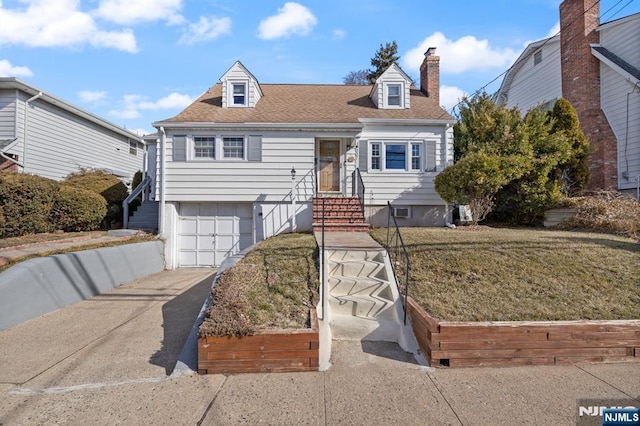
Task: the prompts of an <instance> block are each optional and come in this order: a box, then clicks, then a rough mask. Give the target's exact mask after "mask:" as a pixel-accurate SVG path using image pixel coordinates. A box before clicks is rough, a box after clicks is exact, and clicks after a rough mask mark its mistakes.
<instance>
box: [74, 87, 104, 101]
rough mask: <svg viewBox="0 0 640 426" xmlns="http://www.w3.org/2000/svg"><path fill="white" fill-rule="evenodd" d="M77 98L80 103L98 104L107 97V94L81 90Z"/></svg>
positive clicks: (98, 91) (99, 91)
mask: <svg viewBox="0 0 640 426" xmlns="http://www.w3.org/2000/svg"><path fill="white" fill-rule="evenodd" d="M78 97H79V98H80V100H81V101H82V102H89V103H90V102H98V101H101V100H103V99H104V98H106V97H107V92H105V91H103V90H81V91H80V92H78Z"/></svg>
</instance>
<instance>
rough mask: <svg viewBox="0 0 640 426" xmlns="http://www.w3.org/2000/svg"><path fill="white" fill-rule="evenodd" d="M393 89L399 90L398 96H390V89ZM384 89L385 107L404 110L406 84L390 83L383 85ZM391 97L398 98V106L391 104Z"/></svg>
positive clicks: (399, 82)
mask: <svg viewBox="0 0 640 426" xmlns="http://www.w3.org/2000/svg"><path fill="white" fill-rule="evenodd" d="M391 87H397V88H398V94H397V95H390V94H389V91H390V90H389V89H390V88H391ZM383 88H384V93H383V96H384V106H385V108H397V109H404V83H403V82H401V81H389V82H385V83H384V85H383ZM391 96H394V97H396V96H397V97H398V105H391V104H390V103H389V98H390V97H391Z"/></svg>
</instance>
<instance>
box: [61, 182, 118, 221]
mask: <svg viewBox="0 0 640 426" xmlns="http://www.w3.org/2000/svg"><path fill="white" fill-rule="evenodd" d="M106 214H107V202H106V200H105V199H104V197H102V196H101V195H100V194H96V193H95V192H93V191H89V190H86V189H81V188H75V187H72V186H67V185H62V186H61V187H60V192H58V196H57V197H56V201H55V204H54V205H53V208H52V209H51V215H50V218H51V222H52V223H53V224H54V226H55V227H56V229H61V230H63V231H67V232H74V231H92V230H94V229H98V228H99V227H100V223H101V222H102V220H103V219H104V217H105V215H106Z"/></svg>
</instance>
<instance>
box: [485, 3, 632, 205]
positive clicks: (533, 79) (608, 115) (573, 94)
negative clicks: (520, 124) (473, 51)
mask: <svg viewBox="0 0 640 426" xmlns="http://www.w3.org/2000/svg"><path fill="white" fill-rule="evenodd" d="M577 17H579V19H577ZM560 28H561V32H560V35H559V36H555V37H552V38H550V39H545V40H540V41H537V42H534V43H531V44H530V45H529V46H527V48H526V49H525V50H524V52H523V53H522V55H520V57H519V58H518V60H517V61H516V62H515V64H514V65H513V67H512V68H511V69H510V70H509V72H508V73H507V74H506V75H505V78H504V80H503V82H502V85H501V87H500V89H499V91H498V92H497V93H496V94H495V100H496V102H497V103H498V104H500V105H506V106H507V107H514V106H517V107H519V108H520V109H521V110H522V111H523V112H526V111H527V110H529V109H530V108H531V107H534V106H536V105H540V104H542V105H544V106H545V107H547V108H552V107H553V104H554V103H555V101H556V100H557V99H559V98H560V97H565V98H567V99H568V100H569V101H570V102H571V103H572V104H573V106H574V107H575V108H576V110H577V112H578V117H579V119H580V125H581V127H582V130H583V132H584V133H585V135H586V136H587V137H588V138H589V140H590V142H591V145H592V147H593V148H594V152H593V153H592V154H591V156H590V161H589V167H590V170H591V188H593V189H595V188H615V189H619V190H628V191H631V190H633V192H634V194H635V193H636V190H637V188H638V185H639V184H640V13H637V14H634V15H630V16H627V17H625V18H621V19H616V20H614V21H611V22H606V23H603V24H600V23H599V3H598V1H597V0H565V1H564V2H562V4H561V5H560Z"/></svg>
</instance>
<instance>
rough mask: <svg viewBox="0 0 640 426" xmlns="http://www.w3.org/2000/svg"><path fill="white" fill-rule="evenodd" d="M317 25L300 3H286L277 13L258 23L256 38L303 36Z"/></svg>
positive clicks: (311, 15) (316, 21)
mask: <svg viewBox="0 0 640 426" xmlns="http://www.w3.org/2000/svg"><path fill="white" fill-rule="evenodd" d="M317 23H318V20H317V19H316V17H315V16H314V15H313V13H311V11H310V10H309V9H307V8H306V7H304V6H303V5H301V4H300V3H295V2H287V3H285V4H284V6H283V7H282V8H280V9H278V13H277V14H276V15H273V16H269V17H268V18H265V19H263V20H262V21H260V26H259V27H258V37H260V38H262V39H265V40H273V39H276V38H281V37H288V36H291V35H300V36H304V35H307V34H309V33H310V32H311V30H312V29H313V27H314V26H315V25H316V24H317Z"/></svg>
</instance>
